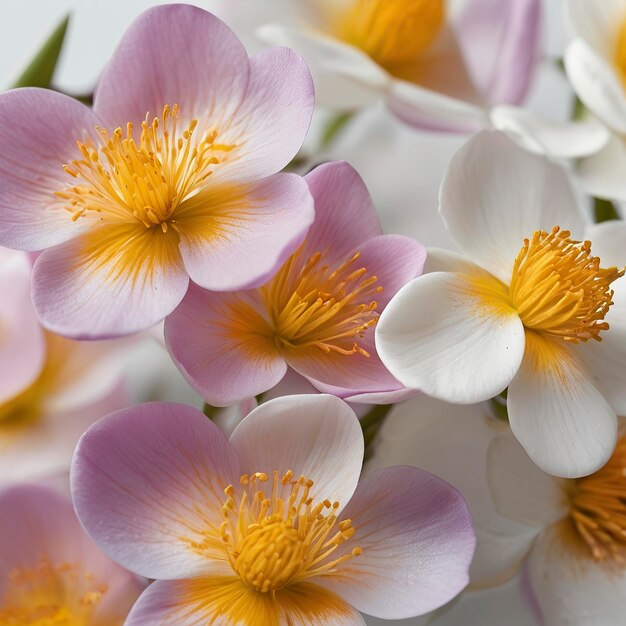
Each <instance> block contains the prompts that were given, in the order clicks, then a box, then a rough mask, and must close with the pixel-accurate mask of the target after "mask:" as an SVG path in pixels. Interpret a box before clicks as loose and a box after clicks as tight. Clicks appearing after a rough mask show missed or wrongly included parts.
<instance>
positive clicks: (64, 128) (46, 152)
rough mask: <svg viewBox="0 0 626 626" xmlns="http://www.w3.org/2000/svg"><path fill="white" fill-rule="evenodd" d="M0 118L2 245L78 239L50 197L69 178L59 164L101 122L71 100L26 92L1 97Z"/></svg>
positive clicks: (38, 245) (30, 246)
mask: <svg viewBox="0 0 626 626" xmlns="http://www.w3.org/2000/svg"><path fill="white" fill-rule="evenodd" d="M0 116H1V117H2V119H4V120H7V123H5V124H3V125H2V126H1V127H0V144H1V145H2V146H3V149H2V152H1V154H0V216H1V219H0V245H2V246H7V247H9V248H17V249H19V250H42V249H43V248H47V247H49V246H54V245H56V244H59V243H61V242H63V241H67V240H68V239H70V238H71V237H74V236H76V235H77V234H79V233H80V232H81V230H82V229H83V226H81V225H79V224H77V223H76V222H75V221H73V220H72V214H71V213H70V212H68V211H67V210H66V209H65V208H63V207H62V206H61V205H60V204H59V202H58V198H57V197H56V196H55V195H54V194H55V192H57V191H61V190H62V189H63V188H64V187H65V185H66V184H67V182H68V180H72V179H71V178H70V177H69V176H68V175H67V174H66V173H65V172H64V170H63V165H65V164H66V163H68V162H69V161H70V160H71V159H72V158H74V155H75V152H76V140H77V139H81V140H84V139H85V138H86V136H87V135H88V134H89V133H90V132H94V128H95V126H96V125H98V124H101V122H100V120H99V118H98V117H97V116H96V115H94V113H93V112H92V111H91V109H89V108H87V107H86V106H85V105H83V104H80V103H79V102H78V101H76V100H75V99H74V98H70V97H69V96H65V95H62V94H59V93H56V92H54V91H48V90H46V89H30V88H29V89H15V90H13V91H8V92H6V93H3V94H0ZM84 223H85V224H86V222H84Z"/></svg>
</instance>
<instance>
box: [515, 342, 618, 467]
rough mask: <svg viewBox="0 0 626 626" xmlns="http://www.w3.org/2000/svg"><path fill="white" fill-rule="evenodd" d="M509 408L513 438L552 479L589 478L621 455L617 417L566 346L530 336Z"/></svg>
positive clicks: (572, 352)
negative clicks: (617, 451)
mask: <svg viewBox="0 0 626 626" xmlns="http://www.w3.org/2000/svg"><path fill="white" fill-rule="evenodd" d="M507 404H508V409H509V421H510V424H511V429H512V430H513V433H514V434H515V436H516V437H517V439H518V440H519V442H520V443H521V444H522V446H524V449H525V450H526V452H527V453H528V456H530V458H531V459H532V460H533V461H534V462H535V463H536V464H537V465H538V466H539V467H540V468H541V469H542V470H544V471H546V472H548V473H550V474H554V475H555V476H563V477H566V478H576V477H579V476H586V475H587V474H591V473H593V472H595V471H596V470H598V469H599V468H600V467H602V466H603V465H604V464H605V463H606V462H607V461H608V459H609V458H610V456H611V454H612V453H613V450H614V449H615V443H616V439H617V417H616V415H615V411H614V410H613V409H612V408H611V406H610V405H609V403H608V402H607V401H606V400H605V398H604V397H603V396H602V394H601V393H600V391H598V389H597V388H596V387H595V386H594V384H593V383H592V381H591V380H590V376H589V374H588V373H587V372H586V371H585V369H584V366H583V365H582V363H581V362H580V360H579V358H578V357H577V354H576V352H575V351H574V350H571V349H570V348H568V347H567V346H566V345H565V343H564V342H561V341H557V340H553V339H549V338H544V337H541V336H540V335H538V334H537V333H534V332H527V333H526V352H525V354H524V359H523V361H522V365H521V367H520V370H519V373H518V374H517V376H516V377H515V378H514V379H513V382H512V383H511V384H510V386H509V393H508V400H507Z"/></svg>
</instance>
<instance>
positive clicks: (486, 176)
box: [440, 131, 585, 284]
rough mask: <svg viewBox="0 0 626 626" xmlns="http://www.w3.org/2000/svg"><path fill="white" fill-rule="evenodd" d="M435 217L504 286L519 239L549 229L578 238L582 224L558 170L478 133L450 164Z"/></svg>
mask: <svg viewBox="0 0 626 626" xmlns="http://www.w3.org/2000/svg"><path fill="white" fill-rule="evenodd" d="M440 212H441V216H442V217H443V220H444V222H445V223H446V226H447V228H448V230H449V231H450V234H451V235H452V238H453V239H454V242H455V243H456V245H457V246H458V247H459V249H460V250H461V251H462V252H463V253H465V254H466V255H467V256H468V257H470V259H472V260H473V261H474V262H475V263H478V265H480V266H482V267H484V268H485V269H486V270H488V271H489V272H491V273H492V274H494V275H495V276H497V277H498V278H499V279H500V280H502V281H504V282H505V283H506V284H508V283H509V281H510V279H511V273H512V270H513V264H514V262H515V259H516V257H517V255H518V254H519V251H520V249H521V248H522V246H523V244H524V239H525V238H528V237H530V236H532V234H533V233H534V232H535V231H536V230H547V231H550V230H551V229H552V228H553V227H554V226H561V227H562V228H563V229H567V230H570V231H572V233H573V234H574V237H578V236H582V233H583V232H584V226H585V219H584V214H583V212H582V207H581V206H580V204H579V202H578V199H577V197H576V195H575V192H574V190H573V188H572V186H571V184H570V182H569V179H568V177H567V175H566V173H565V171H564V170H563V168H561V167H560V166H558V165H555V164H553V163H550V162H549V161H547V160H546V159H544V158H542V157H539V156H535V155H531V154H528V152H526V151H524V150H522V149H521V148H519V147H518V146H516V145H515V144H514V143H513V142H512V141H511V140H510V139H508V138H507V137H506V136H505V135H504V134H502V133H498V132H493V131H484V132H482V133H480V134H478V135H476V136H475V137H473V138H472V139H470V141H468V142H467V144H465V146H464V147H463V148H461V150H459V152H457V154H456V155H455V157H454V158H453V159H452V162H451V164H450V167H449V168H448V171H447V173H446V175H445V178H444V180H443V183H442V186H441V204H440Z"/></svg>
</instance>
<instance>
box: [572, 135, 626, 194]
mask: <svg viewBox="0 0 626 626" xmlns="http://www.w3.org/2000/svg"><path fill="white" fill-rule="evenodd" d="M625 171H626V143H625V142H624V140H623V139H622V138H621V137H618V136H617V135H613V136H612V137H611V139H610V140H609V142H608V143H607V144H606V146H605V147H604V148H603V149H602V150H600V152H598V153H597V154H594V155H592V156H588V157H586V158H584V159H581V160H580V161H579V162H578V163H577V164H576V175H577V178H578V180H579V181H580V183H581V185H582V187H583V189H584V190H585V191H586V192H587V193H588V194H590V195H592V196H597V197H598V198H610V199H615V200H622V201H626V176H624V172H625Z"/></svg>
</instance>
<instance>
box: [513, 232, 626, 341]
mask: <svg viewBox="0 0 626 626" xmlns="http://www.w3.org/2000/svg"><path fill="white" fill-rule="evenodd" d="M623 275H624V270H623V269H621V270H618V269H617V268H615V267H611V268H608V269H603V268H601V267H600V259H599V258H598V257H594V256H591V242H590V241H584V242H580V241H574V240H572V239H570V232H569V231H567V230H561V229H560V228H559V227H558V226H555V227H554V228H553V229H552V231H551V232H549V233H547V232H545V231H540V230H538V231H536V232H535V233H534V234H533V236H532V239H530V240H529V239H525V240H524V247H523V248H522V249H521V250H520V253H519V254H518V256H517V259H515V265H514V267H513V275H512V277H511V284H510V286H509V295H510V298H511V303H512V304H513V306H514V307H515V309H516V310H517V312H518V313H519V316H520V318H521V320H522V322H523V324H524V326H525V327H526V328H528V329H532V330H536V331H539V332H542V333H545V334H547V335H554V336H557V337H562V338H563V339H564V340H565V341H568V342H571V343H578V342H580V341H588V340H589V339H595V340H596V341H601V340H602V338H601V337H600V336H599V335H600V332H601V331H604V330H608V328H609V325H608V323H607V322H605V321H603V320H604V317H605V315H606V314H607V313H608V311H609V308H610V306H611V305H612V304H613V301H612V298H613V291H612V290H611V289H609V286H610V285H611V283H612V282H613V281H614V280H616V279H618V278H620V277H621V276H623Z"/></svg>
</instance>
